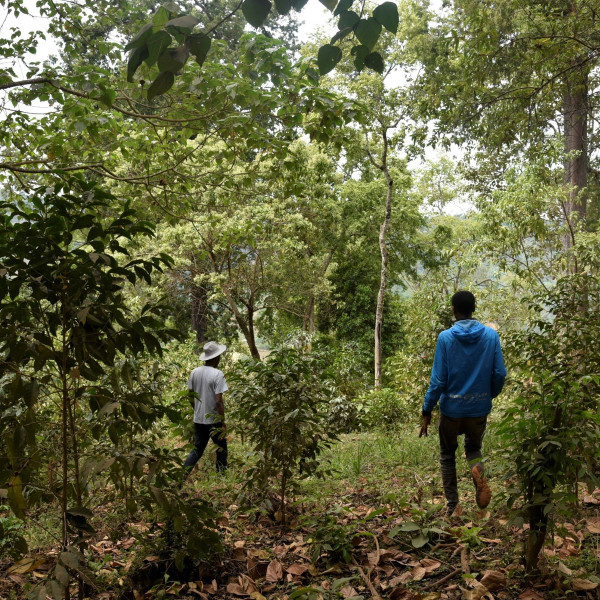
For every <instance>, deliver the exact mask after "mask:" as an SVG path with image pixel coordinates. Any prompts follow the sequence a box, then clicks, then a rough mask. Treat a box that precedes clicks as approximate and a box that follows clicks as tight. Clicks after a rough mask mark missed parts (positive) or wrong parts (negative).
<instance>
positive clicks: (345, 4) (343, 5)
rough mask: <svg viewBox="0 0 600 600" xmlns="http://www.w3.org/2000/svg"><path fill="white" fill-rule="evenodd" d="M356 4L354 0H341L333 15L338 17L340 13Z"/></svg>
mask: <svg viewBox="0 0 600 600" xmlns="http://www.w3.org/2000/svg"><path fill="white" fill-rule="evenodd" d="M353 4H354V0H340V1H339V3H338V5H337V7H336V9H335V11H334V12H333V16H334V17H337V16H338V15H339V14H340V13H342V12H344V11H345V10H348V9H349V8H350V7H351V6H352V5H353Z"/></svg>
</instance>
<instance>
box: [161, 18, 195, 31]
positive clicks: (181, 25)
mask: <svg viewBox="0 0 600 600" xmlns="http://www.w3.org/2000/svg"><path fill="white" fill-rule="evenodd" d="M198 23H200V19H197V18H196V17H194V16H193V15H185V16H183V17H177V18H176V19H171V20H170V21H168V22H167V23H166V24H165V27H174V28H175V29H182V30H185V31H188V32H189V31H192V29H194V27H196V25H198Z"/></svg>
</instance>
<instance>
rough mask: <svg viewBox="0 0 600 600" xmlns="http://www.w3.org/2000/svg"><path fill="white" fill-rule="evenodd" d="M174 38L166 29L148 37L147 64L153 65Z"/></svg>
mask: <svg viewBox="0 0 600 600" xmlns="http://www.w3.org/2000/svg"><path fill="white" fill-rule="evenodd" d="M172 40H173V38H172V37H171V36H170V35H169V34H168V33H167V32H166V31H157V32H156V33H155V34H154V35H153V36H152V37H150V38H149V39H148V41H147V42H146V45H147V46H148V58H146V64H147V65H148V66H149V67H151V66H152V65H153V64H154V63H155V62H156V61H157V59H158V57H159V56H160V55H161V54H162V53H163V52H164V51H165V50H166V49H167V48H168V47H169V45H170V43H171V41H172Z"/></svg>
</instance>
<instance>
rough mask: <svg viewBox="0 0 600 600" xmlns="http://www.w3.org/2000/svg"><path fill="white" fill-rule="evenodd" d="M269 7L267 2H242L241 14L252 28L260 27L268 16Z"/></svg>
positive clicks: (252, 0) (249, 0)
mask: <svg viewBox="0 0 600 600" xmlns="http://www.w3.org/2000/svg"><path fill="white" fill-rule="evenodd" d="M271 6H272V4H271V2H270V1H269V0H244V3H243V4H242V12H243V13H244V17H246V21H248V23H250V25H252V27H260V26H261V25H262V24H263V23H264V22H265V20H266V18H267V17H268V16H269V12H270V11H271Z"/></svg>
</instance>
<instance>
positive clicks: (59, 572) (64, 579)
mask: <svg viewBox="0 0 600 600" xmlns="http://www.w3.org/2000/svg"><path fill="white" fill-rule="evenodd" d="M54 577H56V579H57V581H58V582H59V583H60V584H61V585H62V587H63V588H66V587H67V586H68V585H69V579H70V577H69V573H68V571H67V570H66V569H65V568H64V567H63V566H62V565H56V567H54Z"/></svg>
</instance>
